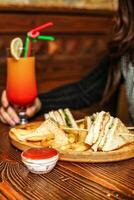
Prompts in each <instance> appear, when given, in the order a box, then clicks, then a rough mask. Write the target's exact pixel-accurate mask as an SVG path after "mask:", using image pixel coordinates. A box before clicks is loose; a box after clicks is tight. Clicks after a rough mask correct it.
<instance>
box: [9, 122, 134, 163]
mask: <svg viewBox="0 0 134 200" xmlns="http://www.w3.org/2000/svg"><path fill="white" fill-rule="evenodd" d="M38 124H40V122H38ZM23 127H24V125H23V126H21V128H23ZM31 127H35V124H34V123H33V124H32V123H31V124H30V125H28V126H27V129H29V128H31ZM9 138H10V141H11V144H12V145H13V146H14V147H16V148H17V149H19V150H22V151H23V150H26V149H28V148H31V147H35V148H38V147H42V146H41V143H40V142H26V141H19V140H18V139H17V137H16V136H15V135H14V134H13V133H12V132H9ZM59 153H60V158H59V159H60V160H62V161H71V162H89V163H100V162H115V161H121V160H126V159H130V158H133V157H134V143H132V144H129V145H126V146H124V147H122V148H120V149H118V150H114V151H110V152H93V151H92V150H87V151H84V152H76V151H73V150H69V151H68V152H66V151H59Z"/></svg>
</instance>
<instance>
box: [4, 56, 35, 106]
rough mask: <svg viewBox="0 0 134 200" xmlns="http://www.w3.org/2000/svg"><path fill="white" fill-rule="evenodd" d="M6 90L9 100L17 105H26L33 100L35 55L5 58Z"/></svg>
mask: <svg viewBox="0 0 134 200" xmlns="http://www.w3.org/2000/svg"><path fill="white" fill-rule="evenodd" d="M6 91H7V97H8V99H9V101H10V102H11V103H12V104H15V105H18V106H27V105H29V104H31V103H32V102H33V101H34V100H35V98H36V96H37V86H36V77H35V57H26V58H24V57H21V58H20V59H19V60H15V59H14V58H7V90H6Z"/></svg>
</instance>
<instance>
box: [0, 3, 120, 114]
mask: <svg viewBox="0 0 134 200" xmlns="http://www.w3.org/2000/svg"><path fill="white" fill-rule="evenodd" d="M113 15H114V11H106V10H105V11H102V10H101V11H99V10H97V11H95V10H94V11H93V10H92V11H90V10H84V9H67V8H64V9H60V8H59V9H57V10H56V9H53V8H50V7H49V8H45V7H44V8H43V7H40V8H39V7H38V8H37V7H25V8H23V9H22V7H12V6H10V7H1V8H0V93H1V91H2V90H3V89H4V88H5V82H6V57H5V55H6V48H7V47H9V45H10V41H11V39H13V38H14V37H18V36H19V37H21V38H22V39H23V41H25V37H26V33H27V32H28V31H29V30H30V29H32V28H34V27H36V26H39V25H41V24H43V23H45V22H48V21H52V22H54V26H53V27H51V28H49V29H46V30H45V32H44V33H43V34H50V35H53V36H55V38H56V39H55V41H53V42H45V41H43V42H42V41H41V42H40V41H38V42H37V43H36V44H35V53H36V60H37V63H36V71H37V81H38V88H39V92H44V91H50V90H51V89H53V88H55V87H58V86H61V85H63V84H66V83H69V82H73V81H77V80H79V79H81V78H82V77H83V76H85V75H86V74H87V73H89V72H91V71H92V70H93V69H94V68H95V66H96V64H97V63H98V62H99V61H100V59H101V58H102V56H103V55H104V54H105V52H106V51H107V42H108V40H109V36H110V34H111V30H112V26H113ZM116 100H117V99H116V97H114V98H113V99H112V103H111V102H110V103H108V104H107V105H106V110H111V112H113V113H115V109H116ZM113 105H114V106H113ZM99 109H100V110H101V109H102V107H100V106H98V105H94V106H92V107H91V108H89V109H84V110H83V112H81V111H80V115H84V114H85V113H87V112H88V113H89V112H94V111H96V110H99Z"/></svg>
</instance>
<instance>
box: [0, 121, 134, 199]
mask: <svg viewBox="0 0 134 200" xmlns="http://www.w3.org/2000/svg"><path fill="white" fill-rule="evenodd" d="M8 130H9V127H8V126H6V125H3V124H1V123H0V174H1V175H0V181H1V183H0V200H5V199H8V200H24V199H28V200H29V199H31V200H34V199H35V200H46V199H47V200H49V199H50V200H74V199H76V200H79V199H81V200H97V199H98V200H101V199H104V200H106V199H120V200H129V199H134V159H129V160H126V161H120V162H115V163H101V164H97V163H73V162H63V161H62V162H61V161H59V162H58V164H57V166H56V167H55V168H54V170H53V171H52V172H50V173H48V174H44V175H36V174H32V173H30V172H29V171H28V170H27V169H26V168H25V166H24V165H23V163H22V162H21V159H20V153H21V152H20V151H19V150H17V149H16V148H14V147H13V146H12V145H11V144H10V142H9V138H8Z"/></svg>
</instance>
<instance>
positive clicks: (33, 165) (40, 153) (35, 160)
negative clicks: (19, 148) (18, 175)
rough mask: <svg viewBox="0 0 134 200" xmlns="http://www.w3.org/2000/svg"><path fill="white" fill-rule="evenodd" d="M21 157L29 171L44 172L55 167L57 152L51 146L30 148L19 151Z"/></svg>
mask: <svg viewBox="0 0 134 200" xmlns="http://www.w3.org/2000/svg"><path fill="white" fill-rule="evenodd" d="M21 158H22V162H23V163H24V164H25V165H26V167H27V168H28V169H29V171H30V172H32V173H35V174H45V173H48V172H50V171H51V170H52V169H53V168H54V167H55V165H56V163H57V161H58V158H59V153H58V152H57V151H56V150H55V149H53V148H30V149H27V150H25V151H23V152H22V153H21Z"/></svg>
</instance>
